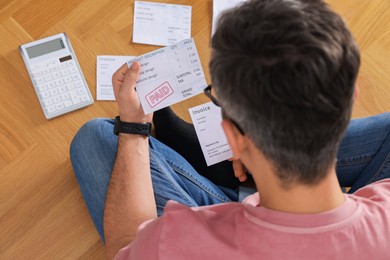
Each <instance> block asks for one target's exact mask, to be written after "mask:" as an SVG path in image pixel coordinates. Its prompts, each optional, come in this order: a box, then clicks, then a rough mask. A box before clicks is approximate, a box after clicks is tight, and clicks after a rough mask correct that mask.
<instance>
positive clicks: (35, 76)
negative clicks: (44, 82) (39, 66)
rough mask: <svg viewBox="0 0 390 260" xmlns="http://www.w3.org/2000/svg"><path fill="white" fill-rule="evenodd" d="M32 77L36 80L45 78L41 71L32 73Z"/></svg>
mask: <svg viewBox="0 0 390 260" xmlns="http://www.w3.org/2000/svg"><path fill="white" fill-rule="evenodd" d="M32 77H33V78H34V79H36V78H40V77H43V73H42V71H40V70H37V71H34V72H33V73H32Z"/></svg>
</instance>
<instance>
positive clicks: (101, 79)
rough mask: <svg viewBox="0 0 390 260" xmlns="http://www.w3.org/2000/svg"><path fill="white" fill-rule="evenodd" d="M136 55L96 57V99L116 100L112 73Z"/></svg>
mask: <svg viewBox="0 0 390 260" xmlns="http://www.w3.org/2000/svg"><path fill="white" fill-rule="evenodd" d="M134 58H135V57H134V56H97V57H96V100H115V96H114V89H113V88H112V75H113V74H114V73H115V71H117V70H118V69H119V68H120V67H121V66H122V65H123V64H125V63H126V62H127V61H129V60H130V59H134Z"/></svg>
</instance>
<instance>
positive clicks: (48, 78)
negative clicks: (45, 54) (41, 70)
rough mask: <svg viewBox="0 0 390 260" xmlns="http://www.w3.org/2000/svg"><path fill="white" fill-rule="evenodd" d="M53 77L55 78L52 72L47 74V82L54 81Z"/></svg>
mask: <svg viewBox="0 0 390 260" xmlns="http://www.w3.org/2000/svg"><path fill="white" fill-rule="evenodd" d="M53 79H54V78H53V75H51V74H49V75H46V76H45V80H46V82H49V81H52V80H53Z"/></svg>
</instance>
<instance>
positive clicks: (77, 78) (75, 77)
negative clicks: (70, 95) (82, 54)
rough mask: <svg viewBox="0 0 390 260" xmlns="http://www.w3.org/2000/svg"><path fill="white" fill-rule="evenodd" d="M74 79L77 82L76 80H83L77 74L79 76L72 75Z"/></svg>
mask: <svg viewBox="0 0 390 260" xmlns="http://www.w3.org/2000/svg"><path fill="white" fill-rule="evenodd" d="M72 79H73V80H74V81H76V80H80V79H81V78H80V75H79V74H78V73H77V74H72Z"/></svg>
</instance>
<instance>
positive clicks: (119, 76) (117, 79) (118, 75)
mask: <svg viewBox="0 0 390 260" xmlns="http://www.w3.org/2000/svg"><path fill="white" fill-rule="evenodd" d="M127 70H128V67H127V64H126V63H125V64H123V65H122V66H121V67H120V68H119V69H118V70H117V71H116V72H115V73H114V74H113V75H112V84H113V85H115V84H116V83H122V82H123V81H124V79H125V75H126V72H127Z"/></svg>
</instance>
